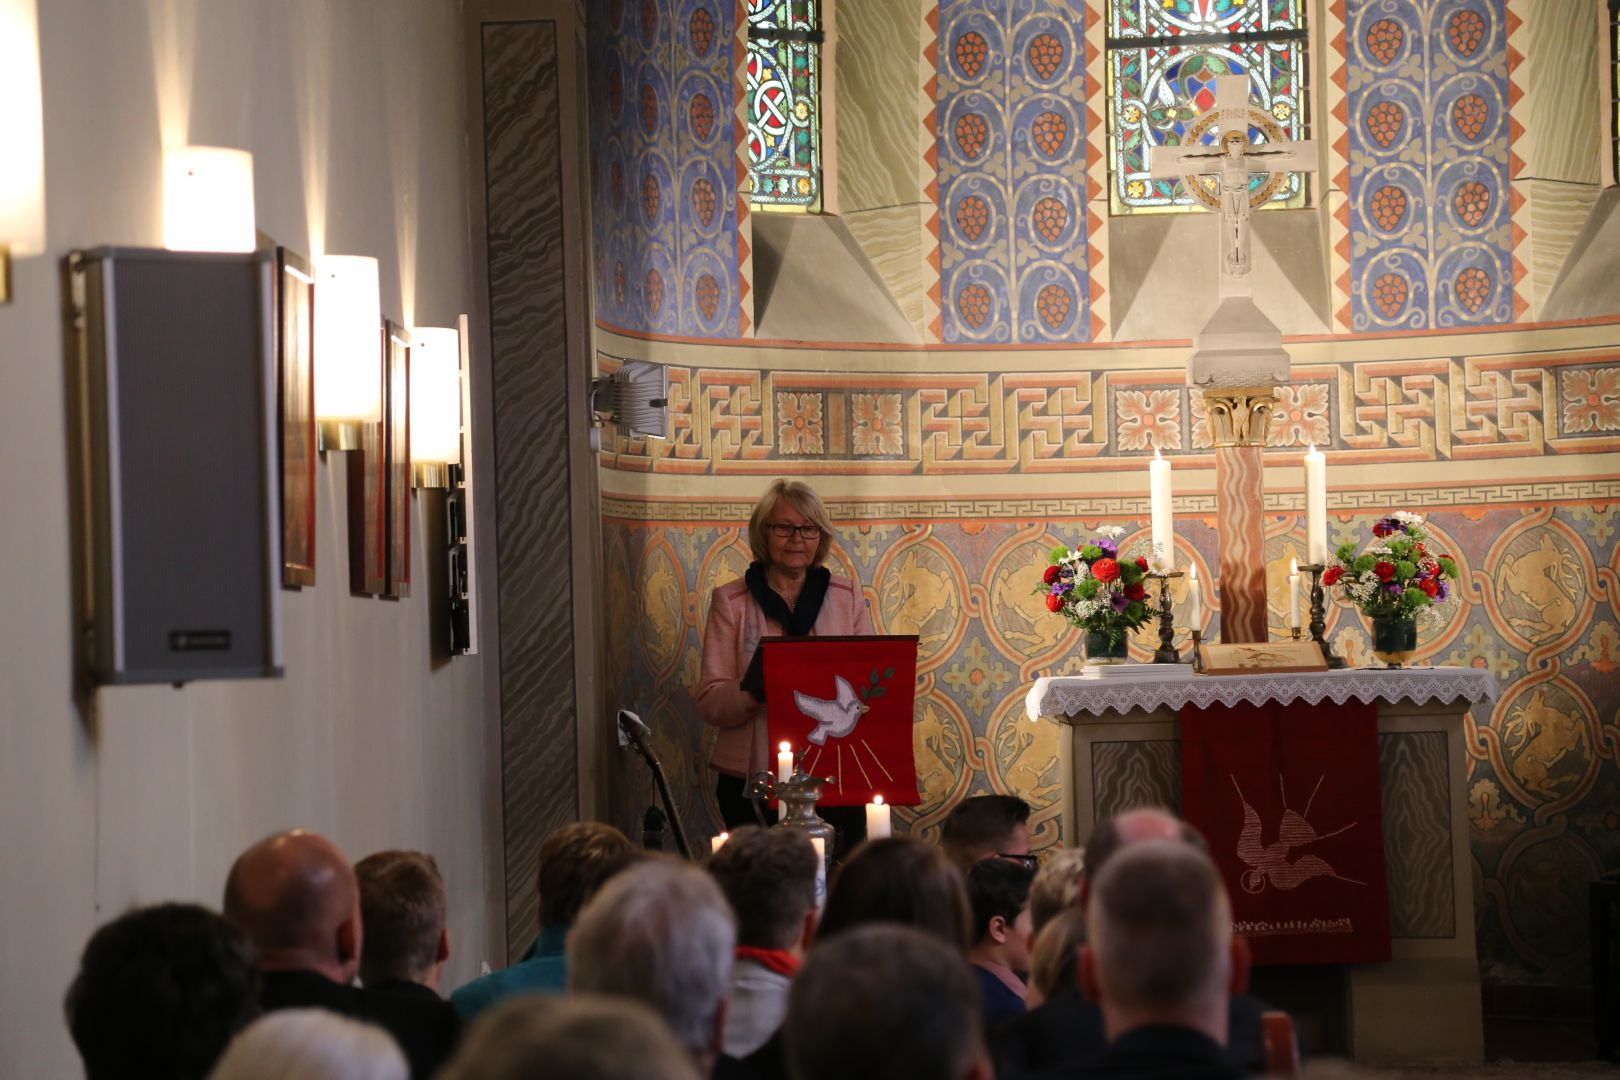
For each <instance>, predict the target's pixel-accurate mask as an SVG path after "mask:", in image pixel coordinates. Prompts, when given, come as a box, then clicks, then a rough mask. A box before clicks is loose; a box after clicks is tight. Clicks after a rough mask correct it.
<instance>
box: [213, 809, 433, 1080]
mask: <svg viewBox="0 0 1620 1080" xmlns="http://www.w3.org/2000/svg"><path fill="white" fill-rule="evenodd" d="M225 917H226V918H227V919H229V920H230V921H231V922H233V923H235V924H236V925H237V926H239V927H241V928H242V930H244V931H245V932H246V933H247V935H248V938H249V939H250V940H251V941H252V943H253V947H254V950H255V952H256V953H257V955H258V960H259V971H260V973H261V990H260V994H259V1003H260V1005H261V1006H262V1007H263V1008H264V1009H265V1011H267V1012H269V1011H273V1010H277V1009H292V1008H304V1007H313V1008H320V1009H327V1010H330V1011H332V1012H336V1013H340V1014H342V1015H344V1016H349V1017H352V1018H354V1019H358V1020H365V1021H369V1022H371V1023H375V1024H377V1025H379V1026H381V1027H382V1028H384V1029H385V1030H386V1031H387V1032H388V1033H389V1034H390V1035H392V1036H393V1037H394V1039H395V1041H396V1042H398V1043H399V1047H400V1049H401V1050H402V1051H403V1052H404V1054H405V1058H406V1060H407V1061H408V1062H409V1063H410V1067H411V1074H412V1075H413V1076H415V1077H417V1078H419V1080H421V1078H426V1077H430V1076H432V1075H433V1072H434V1070H435V1069H437V1068H438V1067H439V1066H440V1065H441V1064H443V1062H444V1060H445V1059H446V1058H447V1057H449V1054H450V1050H451V1049H452V1047H453V1046H454V1045H455V1040H456V1036H457V1033H458V1030H459V1022H458V1021H457V1018H456V1013H455V1010H454V1009H453V1008H451V1007H450V1004H449V1002H446V1001H442V1000H440V999H438V997H437V995H434V996H433V997H432V998H431V999H425V998H417V997H412V996H406V995H400V994H388V993H378V992H375V991H370V990H362V989H360V988H358V987H355V986H352V985H350V984H351V983H352V982H353V980H354V977H355V975H356V973H357V972H358V971H359V968H360V953H361V945H362V938H363V923H362V920H361V914H360V888H359V884H358V882H357V881H356V879H355V873H354V868H353V867H352V866H350V865H349V861H348V859H346V858H344V856H343V852H342V851H340V850H338V847H337V845H335V844H333V843H332V842H331V841H330V840H327V839H326V838H325V837H322V836H318V835H316V834H314V833H311V832H305V831H303V830H301V829H299V830H293V831H291V832H283V833H277V834H275V835H274V836H270V837H267V838H265V839H264V840H261V841H259V842H258V843H257V844H254V845H253V846H252V847H250V848H248V849H247V850H246V851H244V852H243V853H242V854H241V855H239V856H238V857H237V859H236V862H235V863H234V864H233V865H232V866H231V871H230V875H229V877H228V878H227V879H226V882H225Z"/></svg>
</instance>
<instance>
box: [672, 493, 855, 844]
mask: <svg viewBox="0 0 1620 1080" xmlns="http://www.w3.org/2000/svg"><path fill="white" fill-rule="evenodd" d="M832 542H833V530H832V523H831V522H830V521H828V520H827V510H826V507H824V506H822V505H821V499H820V497H818V496H817V495H816V493H815V492H814V491H812V490H811V489H810V487H809V485H807V484H801V483H799V482H798V481H796V480H774V481H772V482H771V486H770V487H769V488H767V489H766V490H765V494H764V495H762V496H760V500H759V502H758V503H756V504H755V505H754V514H753V516H752V517H751V518H749V520H748V547H749V549H750V550H751V551H752V552H753V555H754V561H753V562H752V563H751V564H749V567H748V572H747V573H746V574H744V575H743V577H742V580H740V581H733V582H731V583H730V584H728V585H722V586H720V587H719V588H718V589H716V590H714V595H713V596H712V597H711V598H710V601H709V622H708V626H707V628H706V629H705V631H704V634H703V671H702V675H701V676H700V681H699V682H698V687H697V694H696V698H697V707H698V713H699V714H700V715H701V716H702V717H703V721H704V723H706V724H712V725H713V726H714V727H717V728H719V729H720V733H719V736H718V738H716V739H715V743H714V753H713V754H711V755H710V757H709V767H710V768H712V769H713V770H714V771H715V772H716V773H718V774H719V777H718V780H717V782H716V785H715V794H716V795H717V796H718V798H719V802H720V815H721V817H723V818H724V819H725V822H726V827H727V828H733V827H735V826H738V825H748V824H753V823H754V810H753V807H752V805H751V804H750V803H749V800H748V799H747V798H746V797H745V796H744V794H743V791H744V787H745V783H746V778H747V777H748V776H750V775H752V774H753V773H756V772H760V771H763V770H765V769H767V768H769V767H770V765H771V763H772V762H773V761H774V760H775V756H774V754H773V752H772V747H770V746H769V745H767V740H768V738H769V733H768V732H767V730H766V727H765V703H764V702H763V701H761V700H760V699H759V698H758V697H757V696H756V695H755V694H753V693H751V692H749V691H747V690H743V689H742V688H741V687H739V686H738V685H737V684H738V681H739V680H740V679H741V678H742V676H743V673H744V672H745V671H746V670H747V669H748V662H749V660H751V659H752V658H753V655H754V649H755V647H756V646H758V645H759V639H760V638H763V637H774V636H780V635H786V636H788V637H807V636H811V635H815V636H818V637H825V636H828V635H847V634H870V633H871V632H872V617H871V615H870V614H869V613H868V612H867V610H866V598H865V597H864V596H862V595H861V591H860V589H859V587H858V586H857V585H856V584H855V582H853V581H850V580H849V579H848V578H842V577H834V576H833V575H832V573H831V572H830V571H829V570H828V569H827V568H826V567H825V566H823V565H822V563H823V562H825V561H826V559H827V551H828V549H830V548H831V547H832ZM820 813H821V815H822V816H823V817H824V818H826V819H827V821H828V823H829V824H831V825H833V826H834V827H836V828H837V829H838V831H839V834H840V838H841V839H842V841H843V845H844V847H845V849H846V850H847V849H848V848H850V847H853V846H854V845H855V844H856V843H858V842H859V841H860V840H861V839H863V838H864V837H865V832H866V822H865V816H864V812H863V810H862V808H861V807H859V806H853V807H829V808H827V809H824V810H822V811H820ZM766 819H767V820H769V821H774V814H773V813H771V812H769V811H767V814H766Z"/></svg>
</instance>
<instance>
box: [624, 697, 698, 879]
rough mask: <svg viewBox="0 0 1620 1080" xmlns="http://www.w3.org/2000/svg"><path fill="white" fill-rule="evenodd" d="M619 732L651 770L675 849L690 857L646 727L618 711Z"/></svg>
mask: <svg viewBox="0 0 1620 1080" xmlns="http://www.w3.org/2000/svg"><path fill="white" fill-rule="evenodd" d="M619 730H620V731H622V732H623V733H624V737H625V738H626V739H628V740H630V745H631V746H634V747H635V748H636V753H638V754H640V755H641V759H642V760H643V761H645V762H646V763H647V767H648V768H649V769H651V770H652V774H653V782H654V783H655V784H657V785H658V797H659V798H660V799H662V800H663V802H664V809H665V810H666V811H667V812H668V813H669V824H670V828H671V829H672V830H673V831H674V833H675V847H676V848H677V849H679V851H680V853H681V855H682V857H683V858H687V859H690V858H691V857H692V845H691V844H689V843H687V841H686V829H685V828H684V827H683V826H682V825H681V815H680V812H679V811H677V810H676V809H675V795H674V793H673V792H671V791H670V790H669V778H668V777H666V776H665V775H664V767H663V766H662V765H660V764H659V763H658V758H657V757H655V756H654V755H653V752H652V748H651V747H649V746H648V745H647V736H648V735H650V734H652V733H651V732H650V731H648V730H647V725H646V724H644V723H642V722H641V719H640V718H639V717H637V716H635V714H633V713H626V712H624V711H622V710H621V711H620V713H619Z"/></svg>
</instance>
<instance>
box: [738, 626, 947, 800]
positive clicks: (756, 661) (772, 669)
mask: <svg viewBox="0 0 1620 1080" xmlns="http://www.w3.org/2000/svg"><path fill="white" fill-rule="evenodd" d="M740 685H741V686H742V688H743V689H744V690H750V691H753V692H755V693H758V694H759V695H760V696H761V697H762V699H763V700H764V701H765V704H766V711H765V715H766V727H767V731H768V732H769V740H770V743H769V745H770V746H771V747H772V749H773V750H774V749H775V748H777V747H779V746H780V745H781V744H782V743H787V744H788V746H789V747H790V748H791V749H792V751H793V754H794V755H795V757H797V758H798V759H799V760H800V761H801V763H802V766H803V768H804V771H805V772H806V773H808V774H809V775H811V776H820V777H823V778H825V779H826V781H827V783H826V785H825V787H823V789H822V794H821V802H822V804H823V805H825V806H857V805H863V804H865V803H868V802H871V801H872V798H873V796H876V795H881V796H883V801H884V802H887V803H890V804H893V805H898V806H915V805H917V803H918V801H919V800H918V795H917V763H916V758H915V756H914V755H913V752H912V745H911V721H912V708H913V705H914V704H915V699H916V689H917V638H916V635H906V634H892V635H890V634H876V635H871V636H866V637H796V638H789V637H769V638H763V639H761V640H760V643H759V648H758V649H756V650H755V651H754V656H753V659H752V660H751V661H750V663H749V665H748V671H747V672H746V673H744V675H743V677H742V680H741V683H740Z"/></svg>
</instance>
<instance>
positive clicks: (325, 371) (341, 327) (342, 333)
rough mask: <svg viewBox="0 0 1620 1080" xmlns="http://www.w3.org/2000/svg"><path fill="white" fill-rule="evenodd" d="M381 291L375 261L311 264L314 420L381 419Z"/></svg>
mask: <svg viewBox="0 0 1620 1080" xmlns="http://www.w3.org/2000/svg"><path fill="white" fill-rule="evenodd" d="M381 331H382V291H381V288H380V286H379V284H378V280H377V260H376V259H373V258H371V257H370V256H367V255H323V256H322V257H321V258H320V259H319V260H317V262H316V264H315V416H316V418H317V419H319V420H331V421H345V422H351V423H353V422H359V423H368V424H374V423H377V422H378V421H380V420H381V419H382V332H381Z"/></svg>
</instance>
